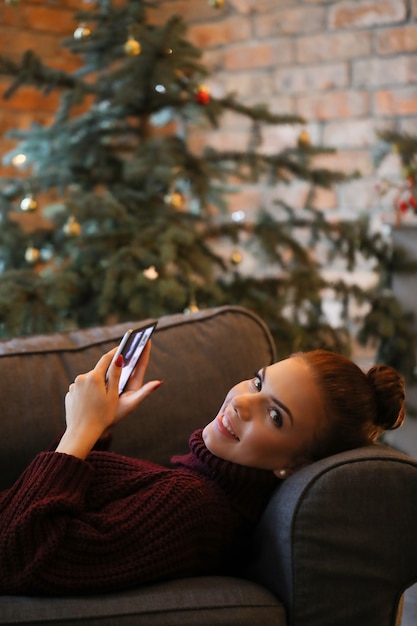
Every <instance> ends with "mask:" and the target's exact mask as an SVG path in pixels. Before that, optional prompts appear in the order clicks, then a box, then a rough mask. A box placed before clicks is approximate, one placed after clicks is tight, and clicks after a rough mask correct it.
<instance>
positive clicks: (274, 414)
mask: <svg viewBox="0 0 417 626" xmlns="http://www.w3.org/2000/svg"><path fill="white" fill-rule="evenodd" d="M149 351H150V347H149V346H148V347H147V349H145V351H144V353H143V355H142V357H141V360H140V361H139V364H138V366H137V367H136V371H135V373H134V375H133V376H132V378H131V379H130V381H129V383H128V386H127V391H126V392H125V393H123V394H122V396H120V398H119V395H118V380H119V377H120V373H121V366H122V360H120V359H117V360H114V359H113V356H114V354H115V351H114V350H113V351H111V352H109V353H108V354H106V355H105V356H103V357H102V358H101V359H100V361H99V362H98V363H97V365H96V367H95V368H94V369H93V370H92V371H91V372H88V373H87V374H83V375H80V376H78V377H77V378H76V380H75V382H74V383H72V384H71V385H70V388H69V392H68V394H67V396H66V399H65V406H66V421H67V427H66V431H65V433H64V435H63V436H62V438H61V440H60V441H59V443H58V446H57V447H56V449H55V450H54V451H48V452H42V453H40V454H39V455H38V456H37V457H36V458H35V459H34V460H33V461H32V463H31V464H30V466H29V467H28V468H27V470H26V471H25V472H24V474H23V475H22V476H21V478H20V479H19V480H18V481H17V482H16V484H15V485H14V486H13V487H12V488H11V489H9V490H7V491H5V492H3V493H2V494H0V563H1V567H0V593H2V594H13V593H19V594H48V595H52V594H58V595H62V594H71V593H73V594H74V593H92V592H96V593H98V592H104V591H115V590H120V589H126V588H128V587H132V586H137V585H140V584H145V583H150V582H154V581H159V580H163V579H167V578H174V577H181V576H192V575H201V574H210V573H228V563H230V562H231V563H234V564H236V563H238V562H239V559H238V555H242V553H244V552H245V550H244V546H245V545H247V542H248V541H249V540H250V533H251V531H252V530H253V527H254V525H255V524H256V522H257V521H258V519H259V517H260V515H261V514H262V511H263V509H264V507H265V505H266V503H267V502H268V499H269V498H270V496H271V494H272V492H273V490H274V489H275V488H276V486H277V484H279V481H280V480H282V479H285V478H286V477H288V476H289V475H290V474H291V473H293V472H295V471H297V470H299V469H300V468H301V467H303V466H304V465H306V464H308V463H311V462H312V461H314V460H316V459H319V458H322V457H325V456H327V455H329V454H333V453H336V452H339V451H341V450H345V449H349V448H353V447H358V446H363V445H366V444H368V443H370V442H371V441H374V440H375V438H376V437H378V435H379V434H380V433H381V432H383V430H385V429H391V428H396V427H398V426H400V425H401V423H402V421H403V419H404V384H403V380H402V378H401V377H400V376H399V374H398V373H397V372H396V371H395V370H393V369H392V368H389V367H387V366H377V367H373V368H371V369H370V371H369V372H368V373H367V374H364V373H363V372H362V371H361V370H360V369H359V368H358V367H357V366H356V365H354V364H353V362H352V361H350V360H349V359H346V358H344V357H341V356H339V355H336V354H333V353H331V352H326V351H321V350H319V351H314V352H308V353H299V354H295V355H293V356H292V357H290V358H288V359H285V360H283V361H279V362H278V363H275V364H273V365H271V366H269V367H266V368H264V369H262V370H261V371H260V372H258V373H257V374H256V376H254V378H252V379H251V380H246V381H243V382H241V383H239V384H238V385H236V386H235V387H233V388H232V389H231V390H230V392H229V393H228V395H227V396H226V399H225V401H224V403H223V405H222V407H221V408H220V411H219V413H218V415H217V416H216V417H215V419H214V420H213V421H212V422H210V423H209V424H208V425H207V426H206V427H205V428H204V429H203V430H198V431H196V432H195V433H194V434H193V435H191V437H190V452H189V454H187V455H184V456H180V457H174V458H173V459H172V467H170V468H166V467H161V466H158V465H155V464H152V463H150V462H146V461H142V460H138V459H130V458H126V457H123V456H120V455H116V454H113V453H111V452H107V451H105V450H103V448H104V447H105V443H106V442H108V441H109V437H108V436H107V435H108V430H109V429H110V428H111V427H112V426H113V425H114V424H115V423H117V422H118V421H120V420H121V419H122V418H124V417H125V416H126V415H127V414H128V413H129V412H130V411H131V410H132V409H133V408H134V407H135V406H136V405H137V404H138V403H139V402H141V401H142V400H143V399H144V398H145V397H146V396H147V395H149V394H150V393H151V392H153V391H154V390H155V389H156V388H157V387H158V386H159V385H160V384H161V382H160V381H155V380H154V381H150V382H148V383H146V384H145V385H143V384H142V383H143V378H144V374H145V370H146V366H147V363H148V360H149ZM109 366H110V370H109V379H108V381H107V384H106V383H105V374H106V371H107V369H108V367H109ZM161 436H163V433H162V434H161Z"/></svg>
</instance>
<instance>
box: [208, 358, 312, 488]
mask: <svg viewBox="0 0 417 626" xmlns="http://www.w3.org/2000/svg"><path fill="white" fill-rule="evenodd" d="M322 426H323V405H322V401H321V398H320V393H319V390H318V388H317V386H316V384H315V382H314V381H313V378H312V376H311V372H310V369H309V367H308V365H307V364H306V363H305V362H304V361H303V360H302V359H301V358H299V357H297V356H294V357H291V358H289V359H285V360H284V361H279V362H278V363H274V364H273V365H270V366H269V367H266V368H264V369H263V370H261V371H260V372H259V373H258V374H257V375H256V376H255V377H254V378H252V379H251V380H245V381H243V382H241V383H239V384H237V385H235V387H233V388H232V389H231V390H230V391H229V393H228V394H227V396H226V399H225V401H224V402H223V405H222V406H221V408H220V411H219V413H218V414H217V416H216V418H215V419H214V420H213V421H212V422H210V423H209V424H208V425H207V426H206V427H205V429H204V430H203V439H204V442H205V444H206V446H207V448H208V449H209V450H210V452H212V454H214V455H215V456H218V457H220V458H222V459H225V460H226V461H232V462H234V463H238V464H240V465H246V466H248V467H256V468H259V469H267V470H268V469H270V470H272V471H274V472H275V473H276V474H277V476H279V472H280V470H286V475H289V474H290V473H291V472H293V471H295V470H297V469H299V467H300V465H301V464H302V463H301V461H300V459H301V458H302V457H303V452H304V451H305V450H306V449H308V447H309V445H310V444H311V442H312V440H313V438H314V437H315V435H316V433H317V431H319V430H320V428H321V427H322Z"/></svg>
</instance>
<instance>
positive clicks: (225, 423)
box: [218, 413, 240, 441]
mask: <svg viewBox="0 0 417 626" xmlns="http://www.w3.org/2000/svg"><path fill="white" fill-rule="evenodd" d="M218 421H219V425H220V427H223V428H221V429H220V430H221V431H222V432H224V430H226V431H227V433H228V434H229V435H231V436H232V437H233V438H234V439H236V441H240V440H239V437H238V436H237V435H236V433H235V431H234V430H233V428H232V426H231V424H230V421H229V419H228V417H227V416H226V415H225V414H224V413H223V415H220V416H219V420H218Z"/></svg>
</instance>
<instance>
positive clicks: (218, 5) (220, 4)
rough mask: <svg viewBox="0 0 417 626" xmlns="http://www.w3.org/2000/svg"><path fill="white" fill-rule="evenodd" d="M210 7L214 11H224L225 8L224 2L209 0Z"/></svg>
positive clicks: (221, 0)
mask: <svg viewBox="0 0 417 626" xmlns="http://www.w3.org/2000/svg"><path fill="white" fill-rule="evenodd" d="M209 6H210V7H213V8H214V9H222V8H223V7H224V0H209Z"/></svg>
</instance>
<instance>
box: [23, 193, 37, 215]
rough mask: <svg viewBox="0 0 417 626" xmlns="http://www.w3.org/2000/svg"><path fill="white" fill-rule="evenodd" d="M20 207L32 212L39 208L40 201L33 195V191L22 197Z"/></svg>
mask: <svg viewBox="0 0 417 626" xmlns="http://www.w3.org/2000/svg"><path fill="white" fill-rule="evenodd" d="M20 208H21V209H22V211H27V212H28V213H31V212H33V211H36V209H37V208H38V203H37V201H36V200H35V198H34V197H33V195H32V194H31V193H28V194H27V196H25V197H24V198H22V200H21V202H20Z"/></svg>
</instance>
